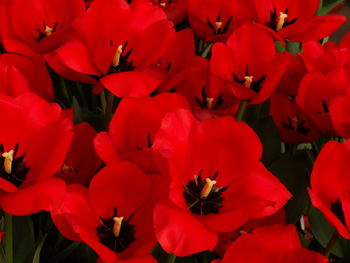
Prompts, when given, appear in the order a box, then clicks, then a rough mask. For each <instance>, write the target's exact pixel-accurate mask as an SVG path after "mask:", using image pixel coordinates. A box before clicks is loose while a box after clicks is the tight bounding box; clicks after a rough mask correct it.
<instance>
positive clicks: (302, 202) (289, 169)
mask: <svg viewBox="0 0 350 263" xmlns="http://www.w3.org/2000/svg"><path fill="white" fill-rule="evenodd" d="M269 170H270V171H271V172H272V173H273V174H274V175H275V176H277V177H278V179H279V180H280V181H281V182H282V183H283V184H284V185H285V186H286V187H287V189H288V190H289V192H290V193H291V194H292V195H293V197H292V198H291V199H290V200H289V201H288V202H287V204H286V206H285V208H286V212H287V223H289V224H295V223H296V222H298V220H299V219H300V217H301V215H302V214H303V212H304V211H305V210H306V207H307V206H308V204H309V197H308V193H307V186H308V175H309V172H310V170H311V163H310V159H309V158H308V156H307V154H306V152H304V151H298V152H297V153H296V154H294V155H292V154H289V153H285V154H284V155H283V156H282V158H281V159H279V160H277V161H275V162H273V163H272V164H271V165H270V167H269Z"/></svg>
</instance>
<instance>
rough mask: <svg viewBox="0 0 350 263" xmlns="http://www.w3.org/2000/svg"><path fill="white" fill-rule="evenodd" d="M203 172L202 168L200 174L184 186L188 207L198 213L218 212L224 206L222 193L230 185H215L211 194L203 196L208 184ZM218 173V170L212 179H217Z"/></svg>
mask: <svg viewBox="0 0 350 263" xmlns="http://www.w3.org/2000/svg"><path fill="white" fill-rule="evenodd" d="M202 172H203V171H202V170H200V171H199V173H198V176H195V177H194V179H192V180H190V181H189V182H188V183H187V184H186V185H185V186H184V193H183V196H184V198H185V201H186V204H187V207H188V209H190V210H191V212H192V213H194V214H198V215H208V214H217V213H219V210H220V208H222V207H223V204H222V202H223V201H224V198H223V197H222V194H223V192H224V191H226V190H227V189H228V188H229V186H228V185H227V186H225V187H218V186H216V185H214V186H213V188H212V189H211V191H210V193H209V195H208V196H207V197H206V198H201V192H202V189H203V188H204V186H205V184H206V181H205V178H202ZM218 175H219V172H218V171H217V172H215V174H214V175H213V177H212V178H210V179H211V180H215V179H216V178H217V177H218Z"/></svg>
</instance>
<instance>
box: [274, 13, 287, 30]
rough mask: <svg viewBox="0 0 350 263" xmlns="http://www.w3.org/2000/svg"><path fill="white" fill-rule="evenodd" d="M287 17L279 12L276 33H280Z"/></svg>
mask: <svg viewBox="0 0 350 263" xmlns="http://www.w3.org/2000/svg"><path fill="white" fill-rule="evenodd" d="M287 17H288V15H287V14H285V13H283V12H280V17H279V19H278V22H277V26H276V31H280V30H281V29H282V27H283V25H284V22H285V20H286V18H287Z"/></svg>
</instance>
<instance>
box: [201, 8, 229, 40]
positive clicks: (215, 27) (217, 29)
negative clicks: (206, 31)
mask: <svg viewBox="0 0 350 263" xmlns="http://www.w3.org/2000/svg"><path fill="white" fill-rule="evenodd" d="M232 19H233V17H232V16H230V17H229V18H228V19H227V21H226V22H225V23H224V22H223V21H222V18H221V13H220V12H219V13H218V16H217V17H216V20H215V22H214V23H212V22H211V21H210V19H209V17H207V25H208V26H209V27H210V29H211V30H212V31H213V34H214V35H220V34H226V33H227V31H228V29H229V27H230V25H231V23H232Z"/></svg>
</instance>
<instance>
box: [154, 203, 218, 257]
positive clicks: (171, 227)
mask: <svg viewBox="0 0 350 263" xmlns="http://www.w3.org/2000/svg"><path fill="white" fill-rule="evenodd" d="M154 225H155V229H156V230H155V231H156V236H157V239H158V242H159V243H160V245H161V246H162V248H163V249H164V250H165V251H166V252H167V253H169V254H175V255H176V256H179V257H185V256H189V255H191V254H195V253H198V252H202V251H205V250H213V249H214V247H215V245H216V243H217V241H218V236H217V233H216V232H215V231H213V230H211V229H210V228H208V227H207V226H205V225H203V224H202V223H201V222H200V221H198V220H197V219H195V217H194V216H192V215H191V214H189V213H188V212H187V211H185V210H182V209H179V208H177V207H175V206H174V205H172V204H171V203H169V202H166V201H162V202H160V203H159V204H158V205H157V206H156V208H155V211H154Z"/></svg>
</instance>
